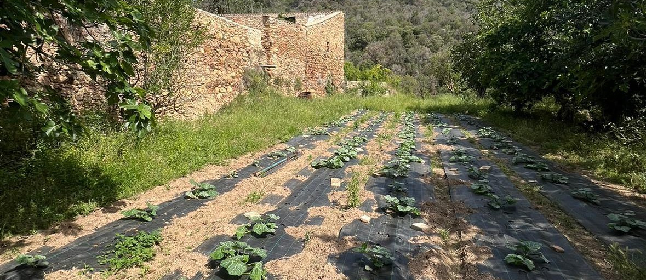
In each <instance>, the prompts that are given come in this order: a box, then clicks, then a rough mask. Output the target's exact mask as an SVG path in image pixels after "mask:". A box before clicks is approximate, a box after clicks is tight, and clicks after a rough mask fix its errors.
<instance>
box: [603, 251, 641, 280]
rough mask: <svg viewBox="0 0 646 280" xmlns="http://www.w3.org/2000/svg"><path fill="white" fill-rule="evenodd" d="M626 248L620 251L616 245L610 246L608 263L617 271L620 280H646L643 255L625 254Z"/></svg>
mask: <svg viewBox="0 0 646 280" xmlns="http://www.w3.org/2000/svg"><path fill="white" fill-rule="evenodd" d="M627 252H628V248H625V249H622V248H621V247H620V246H619V245H618V244H617V243H615V244H612V245H610V254H609V261H610V263H611V264H612V267H613V269H614V270H615V271H618V272H619V274H620V275H621V276H622V279H640V280H643V279H646V268H645V267H644V266H643V265H640V264H643V263H644V260H646V259H644V254H643V253H639V254H634V253H631V254H629V253H627Z"/></svg>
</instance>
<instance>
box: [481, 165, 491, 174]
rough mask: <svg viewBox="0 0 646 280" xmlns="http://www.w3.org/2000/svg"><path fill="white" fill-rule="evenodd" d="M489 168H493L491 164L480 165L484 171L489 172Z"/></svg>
mask: <svg viewBox="0 0 646 280" xmlns="http://www.w3.org/2000/svg"><path fill="white" fill-rule="evenodd" d="M489 170H491V166H489V165H484V166H480V171H482V172H489Z"/></svg>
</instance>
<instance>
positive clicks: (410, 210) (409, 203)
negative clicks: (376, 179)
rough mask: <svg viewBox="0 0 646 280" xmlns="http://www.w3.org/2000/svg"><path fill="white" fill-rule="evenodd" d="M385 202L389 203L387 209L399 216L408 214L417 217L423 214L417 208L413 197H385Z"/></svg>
mask: <svg viewBox="0 0 646 280" xmlns="http://www.w3.org/2000/svg"><path fill="white" fill-rule="evenodd" d="M384 200H386V203H388V206H387V207H386V209H389V210H391V211H393V212H395V213H397V214H398V215H402V216H403V215H406V214H411V215H416V216H419V215H420V214H421V212H420V210H419V208H417V207H415V206H414V205H415V199H414V198H412V197H403V198H397V197H394V196H390V195H386V196H384Z"/></svg>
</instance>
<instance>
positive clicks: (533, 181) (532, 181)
mask: <svg viewBox="0 0 646 280" xmlns="http://www.w3.org/2000/svg"><path fill="white" fill-rule="evenodd" d="M527 183H530V184H538V181H536V180H529V181H527Z"/></svg>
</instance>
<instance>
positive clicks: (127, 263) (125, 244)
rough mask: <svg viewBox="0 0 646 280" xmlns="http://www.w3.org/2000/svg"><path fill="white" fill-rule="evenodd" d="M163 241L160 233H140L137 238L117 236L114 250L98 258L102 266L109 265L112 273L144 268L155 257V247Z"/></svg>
mask: <svg viewBox="0 0 646 280" xmlns="http://www.w3.org/2000/svg"><path fill="white" fill-rule="evenodd" d="M161 241H162V237H161V234H160V233H159V232H151V233H147V232H144V231H142V232H139V233H138V234H137V235H135V236H125V235H121V234H117V237H116V243H115V244H114V246H113V247H114V249H113V250H111V251H110V252H107V253H106V254H104V255H101V256H99V257H98V259H99V263H100V264H107V265H109V267H110V271H112V272H114V271H118V270H122V269H126V268H131V267H143V265H144V263H145V262H147V261H150V260H152V259H153V258H154V257H155V248H154V247H155V246H157V245H159V243H160V242H161Z"/></svg>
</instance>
